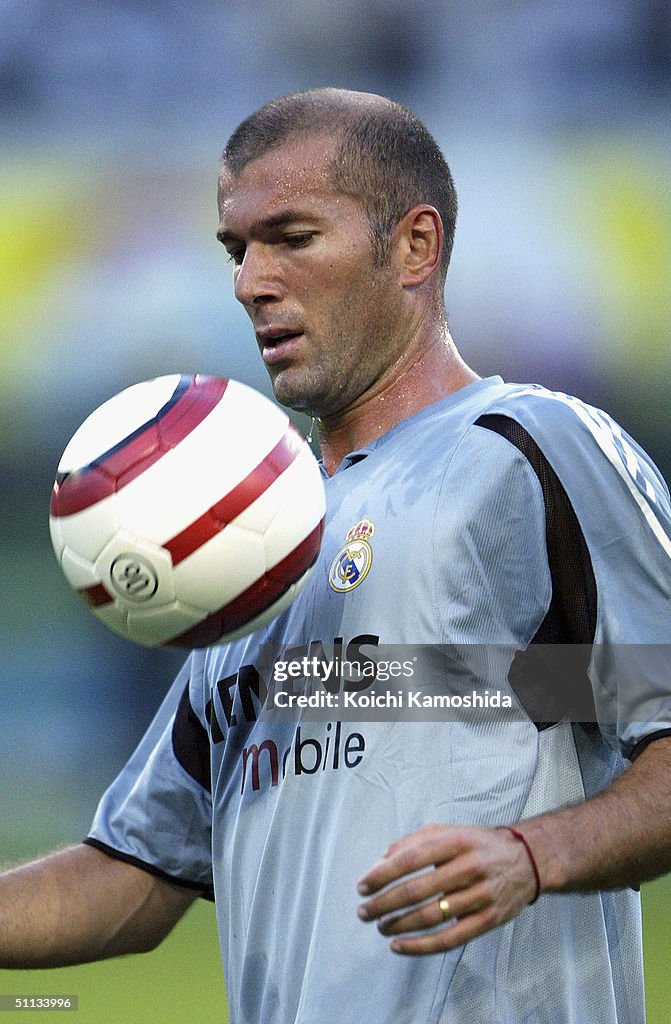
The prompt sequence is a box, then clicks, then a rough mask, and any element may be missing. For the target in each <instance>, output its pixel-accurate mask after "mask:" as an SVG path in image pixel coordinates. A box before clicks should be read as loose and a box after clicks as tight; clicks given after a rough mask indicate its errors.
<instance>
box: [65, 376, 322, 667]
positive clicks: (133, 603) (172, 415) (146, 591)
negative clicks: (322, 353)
mask: <svg viewBox="0 0 671 1024" xmlns="http://www.w3.org/2000/svg"><path fill="white" fill-rule="evenodd" d="M324 512H325V499H324V486H323V483H322V479H321V473H320V470H319V466H318V465H317V462H316V460H315V458H314V456H313V454H312V452H311V451H310V449H309V446H308V444H307V442H305V441H304V440H303V438H302V437H301V436H300V434H299V433H298V432H297V431H296V430H295V429H294V427H293V426H292V425H291V423H290V421H289V418H288V416H287V415H286V414H285V413H283V412H282V411H281V410H280V409H279V408H278V407H277V406H276V405H274V404H273V403H272V402H271V401H270V400H269V399H267V398H265V397H264V396H263V395H261V394H259V392H257V391H255V390H254V389H253V388H250V387H247V386H246V385H244V384H240V383H239V382H237V381H235V380H225V379H222V378H217V377H207V376H201V375H196V376H188V375H179V374H172V375H169V376H165V377H158V378H156V379H155V380H150V381H145V382H143V383H141V384H135V385H133V387H130V388H127V389H126V390H125V391H122V392H121V393H120V394H118V395H115V396H114V398H111V399H109V401H107V402H105V403H104V404H103V405H101V406H100V408H98V409H96V411H95V412H93V413H92V414H91V415H90V416H89V417H88V419H86V420H85V421H84V423H83V424H82V426H81V427H80V428H79V429H78V430H77V432H76V433H75V434H74V436H73V438H72V440H71V441H70V443H69V444H68V446H67V447H66V449H65V451H64V453H63V456H62V458H61V461H60V464H59V466H58V474H57V477H56V481H55V483H54V487H53V492H52V496H51V507H50V519H49V525H50V530H51V538H52V541H53V545H54V550H55V552H56V556H57V558H58V560H59V562H60V564H61V567H62V569H63V572H64V573H65V575H66V577H67V579H68V581H69V582H70V584H71V585H72V587H73V588H74V589H75V590H76V591H77V593H78V594H79V595H80V596H81V597H82V598H83V599H84V601H86V603H87V604H88V605H89V606H90V608H91V609H92V611H93V612H94V613H95V615H97V617H98V618H99V619H100V620H101V621H102V622H104V623H105V624H106V625H107V626H109V627H110V628H111V629H113V630H115V631H116V632H117V633H120V634H122V635H123V636H125V637H128V638H129V639H131V640H134V641H137V642H138V643H141V644H145V645H147V646H150V647H153V646H159V645H163V644H171V645H173V644H174V645H177V646H181V647H188V648H191V647H203V646H206V645H209V644H213V643H220V642H222V641H225V640H231V639H233V638H235V637H238V636H243V635H244V634H246V633H249V632H251V631H252V630H254V629H257V628H258V627H259V626H262V625H263V624H264V623H266V622H269V621H270V620H271V619H272V618H274V617H275V616H276V615H278V614H279V613H280V612H281V611H283V609H285V608H286V607H287V606H288V605H289V604H290V603H291V601H292V600H293V599H294V598H295V597H296V596H297V594H298V593H299V592H300V590H301V588H302V587H303V586H304V584H305V582H306V580H307V578H308V576H309V574H310V571H311V567H312V565H313V564H314V562H315V560H316V558H317V555H318V553H319V547H320V544H321V537H322V532H323V526H324Z"/></svg>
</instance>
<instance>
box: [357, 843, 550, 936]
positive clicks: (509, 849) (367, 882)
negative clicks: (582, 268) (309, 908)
mask: <svg viewBox="0 0 671 1024" xmlns="http://www.w3.org/2000/svg"><path fill="white" fill-rule="evenodd" d="M426 869H429V870H426ZM417 872H421V873H420V874H417ZM358 891H359V893H360V895H362V896H367V897H369V898H368V899H365V900H364V901H363V903H361V904H360V906H359V908H358V914H359V917H360V918H361V920H362V921H377V926H378V929H379V931H380V932H381V933H382V934H383V935H393V936H395V938H394V939H393V941H392V942H391V944H390V948H391V949H392V950H393V951H394V952H396V953H405V954H408V955H412V956H417V955H422V954H426V953H443V952H445V951H446V950H449V949H455V948H456V947H457V946H461V945H463V943H465V942H468V941H469V940H470V939H474V938H475V937H476V936H477V935H482V934H483V932H487V931H489V930H490V929H491V928H496V927H498V925H500V924H504V923H505V922H506V921H510V920H511V918H513V917H516V916H517V914H519V912H520V911H521V910H522V909H523V908H524V907H525V906H526V905H527V904H528V903H530V902H531V901H532V900H533V899H534V897H535V896H536V895H537V887H536V877H535V875H534V870H533V868H532V866H531V862H530V860H529V856H528V854H527V851H526V850H525V848H524V844H523V843H521V842H520V841H519V840H518V839H516V838H515V837H514V836H513V835H512V834H511V833H510V832H508V831H506V830H505V829H495V828H483V827H480V826H463V827H462V826H455V825H426V826H425V827H424V828H421V829H419V830H418V831H417V832H412V833H411V834H410V835H407V836H404V837H403V838H402V839H399V840H397V841H396V842H394V843H392V844H391V846H390V847H389V849H388V850H387V851H386V852H385V853H384V855H383V856H382V859H381V860H379V861H378V862H377V864H375V865H374V866H373V867H372V868H371V870H370V871H369V872H368V873H367V874H365V875H364V876H363V878H362V879H361V880H360V882H359V885H358ZM443 898H445V899H446V900H447V903H448V904H449V914H450V915H451V916H450V918H447V917H446V916H445V913H444V911H443V909H441V906H440V903H439V901H441V900H443ZM443 902H444V901H443ZM443 922H444V923H445V927H443V928H438V929H437V930H432V931H426V929H436V926H438V925H440V924H441V923H443ZM408 932H424V934H420V935H408V934H406V933H408Z"/></svg>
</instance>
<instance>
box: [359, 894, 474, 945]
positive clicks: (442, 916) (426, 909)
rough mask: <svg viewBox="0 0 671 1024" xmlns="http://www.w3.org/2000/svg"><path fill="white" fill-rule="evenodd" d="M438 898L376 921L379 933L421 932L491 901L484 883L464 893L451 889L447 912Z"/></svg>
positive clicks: (472, 911)
mask: <svg viewBox="0 0 671 1024" xmlns="http://www.w3.org/2000/svg"><path fill="white" fill-rule="evenodd" d="M441 902H443V901H441V900H440V899H438V898H435V899H432V900H429V901H427V902H426V903H423V904H422V906H421V907H413V908H412V909H411V910H408V911H405V912H403V913H401V914H392V915H390V916H389V917H385V918H382V920H380V921H378V923H377V927H378V930H379V932H380V933H381V934H382V935H401V934H403V933H404V932H418V931H424V930H426V929H427V928H436V927H437V926H438V925H441V924H446V923H447V922H448V921H452V922H453V923H454V922H455V921H457V920H458V919H459V918H461V917H465V916H467V915H469V914H474V913H476V912H478V911H480V910H483V909H484V908H485V907H487V906H488V905H489V904H490V903H491V894H490V892H489V889H488V888H487V887H486V886H478V887H477V888H472V889H468V890H467V891H466V892H462V893H459V892H457V893H455V892H451V893H450V895H449V898H446V899H445V900H444V902H443V905H445V904H447V913H448V915H449V916H446V911H445V910H444V909H443V906H441Z"/></svg>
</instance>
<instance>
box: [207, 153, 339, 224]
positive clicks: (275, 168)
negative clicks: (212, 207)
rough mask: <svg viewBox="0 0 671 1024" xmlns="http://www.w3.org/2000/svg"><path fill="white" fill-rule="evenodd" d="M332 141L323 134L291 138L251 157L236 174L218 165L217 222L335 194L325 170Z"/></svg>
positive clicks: (267, 212) (224, 222) (317, 202)
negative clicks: (257, 155) (219, 171)
mask: <svg viewBox="0 0 671 1024" xmlns="http://www.w3.org/2000/svg"><path fill="white" fill-rule="evenodd" d="M334 145H335V144H334V141H333V139H331V138H328V137H326V136H313V137H309V138H306V139H294V140H292V141H289V142H287V143H286V144H284V145H282V146H278V147H277V148H276V149H272V150H269V151H268V152H267V153H264V154H263V155H262V156H260V157H258V158H257V159H256V160H251V161H250V162H249V163H248V164H246V165H245V167H243V169H242V170H241V171H240V173H239V174H238V175H237V176H234V175H232V174H231V173H230V172H229V171H228V170H226V168H222V171H221V174H220V175H219V185H218V204H219V219H220V222H221V224H222V225H228V224H229V222H232V221H236V220H237V219H238V218H242V219H244V218H245V216H254V217H259V216H260V215H261V214H263V215H264V216H265V215H269V214H272V213H278V212H281V211H282V208H288V207H289V206H291V207H295V206H296V205H297V203H300V204H302V205H305V206H306V207H309V206H310V205H311V204H319V201H320V200H323V199H326V198H328V197H333V196H334V195H336V194H337V193H336V190H335V187H334V185H333V183H332V181H331V175H330V170H329V168H330V164H331V160H332V157H333V151H334Z"/></svg>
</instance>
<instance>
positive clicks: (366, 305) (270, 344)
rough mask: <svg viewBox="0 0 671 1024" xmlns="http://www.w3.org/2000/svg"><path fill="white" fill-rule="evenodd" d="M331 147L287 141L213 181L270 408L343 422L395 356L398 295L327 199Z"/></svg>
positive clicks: (337, 197) (333, 197) (364, 230)
mask: <svg viewBox="0 0 671 1024" xmlns="http://www.w3.org/2000/svg"><path fill="white" fill-rule="evenodd" d="M331 152H332V143H331V141H330V140H327V139H324V138H320V137H318V138H310V139H307V140H301V141H294V142H292V143H291V144H288V145H286V146H283V147H281V148H278V149H275V150H273V151H271V152H269V153H267V154H266V155H265V156H263V157H260V158H259V159H257V160H255V161H252V162H251V163H249V164H247V166H246V167H245V168H244V169H243V170H242V171H241V173H240V174H239V175H238V176H237V177H235V178H234V177H232V176H231V175H230V174H228V172H224V173H223V174H222V177H221V179H220V183H219V220H220V223H219V231H218V237H219V238H220V240H221V241H222V242H223V244H224V246H225V247H226V249H227V251H228V253H229V255H230V257H231V259H232V261H233V264H234V270H233V279H234V286H235V295H236V297H237V299H238V300H239V301H240V302H241V303H242V304H243V306H244V307H245V309H246V311H247V313H248V314H249V317H250V319H251V321H252V324H253V327H254V331H255V334H256V339H257V343H258V346H259V351H260V353H261V358H262V359H263V361H264V363H265V366H266V368H267V370H268V372H269V374H270V377H271V380H272V383H273V388H274V391H275V395H276V397H277V399H278V401H279V402H281V403H282V404H284V405H288V406H291V407H293V408H295V409H301V410H304V411H306V412H310V413H312V414H313V415H315V416H320V417H333V416H339V415H343V414H344V413H345V412H346V411H347V410H349V409H350V408H352V407H355V406H356V404H357V402H359V401H361V400H362V396H365V395H366V394H369V393H371V389H372V390H373V391H374V390H375V388H376V387H377V386H378V384H379V382H380V381H381V380H383V379H384V377H385V374H386V373H387V372H388V371H389V368H390V367H391V366H392V365H393V364H394V362H395V361H396V360H397V359H398V358H399V356H400V352H401V350H402V346H403V339H402V338H400V339H398V340H397V335H398V334H399V333H402V332H399V328H398V322H399V318H398V316H396V312H397V307H398V305H399V303H400V301H401V293H402V289H401V288H400V286H399V284H398V282H397V277H396V275H395V274H394V271H393V258H392V260H391V261H390V266H388V267H376V266H375V264H374V260H373V252H372V245H371V240H370V234H369V224H368V219H367V217H366V214H365V213H364V211H363V209H362V208H361V206H360V205H359V203H358V202H357V201H356V200H355V199H352V198H350V197H349V196H344V195H342V194H340V193H338V192H336V191H335V189H334V187H333V185H332V184H331V183H330V181H329V175H328V165H329V160H330V157H331Z"/></svg>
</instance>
